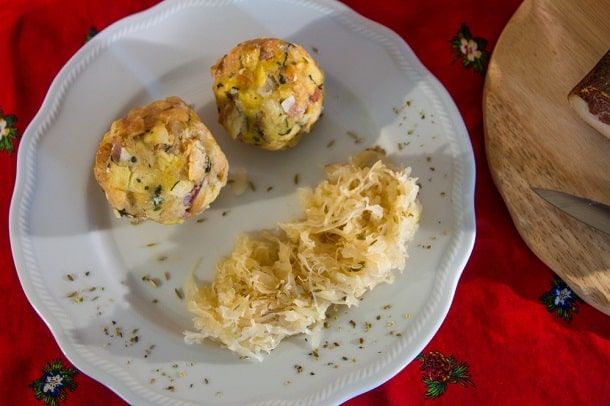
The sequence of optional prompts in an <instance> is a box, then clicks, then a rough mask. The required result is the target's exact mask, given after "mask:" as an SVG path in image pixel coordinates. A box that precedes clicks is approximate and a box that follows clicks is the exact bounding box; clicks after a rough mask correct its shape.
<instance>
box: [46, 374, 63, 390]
mask: <svg viewBox="0 0 610 406" xmlns="http://www.w3.org/2000/svg"><path fill="white" fill-rule="evenodd" d="M63 380H64V377H63V376H61V375H59V374H57V375H51V376H47V380H46V382H45V384H44V387H43V388H42V391H43V392H45V393H46V392H54V391H55V389H56V388H57V387H58V386H60V385H63Z"/></svg>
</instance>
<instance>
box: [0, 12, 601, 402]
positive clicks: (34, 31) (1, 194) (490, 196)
mask: <svg viewBox="0 0 610 406" xmlns="http://www.w3.org/2000/svg"><path fill="white" fill-rule="evenodd" d="M154 3H156V1H155V0H120V1H118V0H115V1H112V0H111V1H101V0H95V1H93V0H91V1H81V0H62V1H60V0H10V1H7V0H3V1H1V2H0V109H1V111H0V140H1V141H0V148H2V149H6V148H7V147H8V146H10V145H11V143H10V142H9V141H11V140H10V139H11V138H13V136H16V137H15V139H14V141H13V142H14V146H15V149H18V145H19V140H18V136H19V134H22V133H23V131H24V129H25V127H26V126H27V125H28V123H29V121H30V120H31V119H32V117H33V116H34V114H35V112H36V111H37V110H38V108H39V107H40V104H41V102H42V99H43V97H44V95H45V93H46V91H47V89H48V86H49V85H50V83H51V80H52V79H53V77H54V76H55V74H56V73H57V72H58V70H59V69H60V68H61V66H62V65H63V64H64V63H65V62H66V61H67V60H68V59H69V58H70V56H71V55H72V54H73V53H74V52H75V51H76V50H77V49H78V48H79V47H81V46H82V45H83V43H84V41H85V40H86V37H87V35H92V34H94V33H95V30H92V28H93V27H95V29H97V30H101V29H103V28H104V27H106V26H107V25H109V24H111V23H112V22H114V21H115V20H118V19H120V18H121V17H123V16H126V15H129V14H131V13H134V12H137V11H140V10H143V9H145V8H147V7H149V6H151V5H153V4H154ZM346 3H347V4H348V5H350V6H351V7H353V8H354V9H356V10H357V11H359V12H360V13H362V14H364V15H365V16H367V17H369V18H371V19H373V20H376V21H378V22H380V23H382V24H385V25H387V26H388V27H390V28H391V29H393V30H395V31H396V32H397V33H399V34H400V35H401V36H402V37H403V38H404V39H405V40H406V41H407V42H408V43H409V44H410V45H411V47H412V48H413V49H414V51H415V52H416V54H417V55H418V56H419V57H420V59H421V60H422V62H423V63H424V64H425V65H426V66H427V67H428V69H430V70H431V71H432V73H434V74H435V75H436V76H437V77H438V78H439V79H440V81H441V82H442V83H443V84H444V85H445V86H446V87H447V89H448V90H449V92H450V93H451V95H452V96H453V98H454V99H455V101H456V103H457V105H458V107H459V109H460V111H461V113H462V115H463V117H464V121H465V122H466V126H467V128H468V131H469V133H470V136H471V139H472V144H473V147H474V152H475V156H476V163H477V188H476V213H477V241H476V245H475V248H474V252H473V254H472V257H471V258H470V261H469V263H468V265H467V267H466V269H465V271H464V274H463V276H462V278H461V281H460V283H459V285H458V288H457V292H456V295H455V299H454V302H453V305H452V307H451V310H450V311H449V315H448V316H447V319H446V320H445V322H444V323H443V325H442V327H441V328H440V330H439V332H438V334H437V335H436V336H435V337H434V339H433V340H432V342H431V343H430V344H429V345H428V346H427V347H426V349H425V350H424V351H423V353H422V355H421V357H420V358H419V359H418V360H415V361H413V362H412V363H411V364H410V365H409V366H407V367H406V368H405V369H404V370H403V371H402V372H400V373H399V374H398V375H397V376H396V377H394V378H393V379H391V380H390V381H389V382H387V383H386V384H384V385H382V386H380V387H379V388H377V389H374V390H372V391H371V392H368V393H366V394H363V395H361V396H359V397H357V398H356V399H353V400H351V401H349V402H347V404H349V405H367V404H371V405H372V404H375V405H378V404H421V403H427V402H434V403H446V404H456V403H469V404H479V403H484V404H494V405H497V404H553V405H558V404H559V405H561V404H566V405H568V404H577V405H585V404H587V405H591V404H599V405H601V404H610V318H608V317H607V316H604V315H603V314H601V313H599V312H597V311H596V310H594V309H593V308H591V307H590V306H588V305H586V304H584V303H583V302H581V301H579V300H578V299H577V298H576V297H575V296H574V294H573V293H572V292H571V291H570V290H569V288H567V287H565V285H563V283H562V282H561V281H560V280H557V279H555V276H554V275H553V273H552V272H551V271H550V270H549V269H548V268H547V267H546V266H544V265H543V264H542V263H541V262H540V261H539V260H538V259H537V258H536V257H535V256H534V255H533V254H532V253H531V252H530V251H529V250H528V248H527V247H526V246H525V244H524V243H523V241H522V240H521V239H520V238H519V235H518V234H517V232H516V230H515V228H514V226H513V225H512V223H511V220H510V218H509V215H508V212H507V210H506V208H505V206H504V203H503V202H502V200H501V198H500V196H499V194H498V192H497V191H496V189H495V187H494V185H493V183H492V180H491V178H490V173H489V170H488V167H487V162H486V159H485V150H484V141H483V125H482V115H481V91H482V88H483V80H484V76H483V74H484V69H485V62H486V61H485V58H486V56H487V55H488V53H489V52H491V51H492V50H493V46H494V44H495V42H496V40H497V38H498V36H499V35H500V32H501V31H502V28H503V27H504V25H505V24H506V23H507V22H508V20H509V18H510V17H511V15H512V14H513V12H514V11H515V9H516V8H517V7H518V5H519V1H518V0H507V1H502V2H500V1H497V2H492V1H488V2H482V1H475V0H463V1H459V2H457V1H419V2H415V1H412V2H406V1H399V0H391V1H383V2H381V1H380V2H372V1H370V0H350V1H346ZM463 23H464V24H465V25H464V26H463V25H462V24H463ZM515 57H518V56H515ZM469 58H470V59H469ZM465 65H466V66H465ZM15 120H16V121H15ZM15 160H16V154H15V153H14V152H13V153H11V152H6V151H0V176H1V181H0V229H1V230H2V231H1V232H0V268H1V272H0V300H1V304H2V308H3V309H5V312H6V313H5V315H4V317H3V322H2V327H0V365H1V367H0V399H1V401H0V403H3V404H41V403H43V401H44V399H39V400H37V399H36V398H35V396H36V393H37V391H38V395H45V394H46V395H47V402H50V401H51V400H53V399H54V398H53V396H58V395H61V394H66V395H67V396H66V399H65V400H61V399H55V400H57V401H58V402H59V404H64V403H65V404H89V405H102V404H103V405H106V404H122V403H123V402H122V401H121V400H120V399H119V398H118V397H117V396H116V395H115V394H113V393H112V392H111V391H110V390H109V389H107V388H105V387H104V386H103V385H101V384H99V383H97V382H96V381H94V380H92V379H90V378H89V377H87V376H86V375H84V374H82V373H78V372H75V371H73V370H71V369H70V368H73V366H72V365H71V364H70V363H69V362H68V361H67V360H66V359H65V357H63V355H62V353H61V351H60V349H59V348H58V347H57V344H56V343H55V341H54V340H53V337H52V336H51V334H50V332H49V331H48V330H47V328H46V326H45V324H44V322H43V321H42V320H41V319H40V318H39V317H38V316H37V314H36V313H35V312H34V310H33V309H32V307H31V306H30V305H29V303H28V302H27V300H26V297H25V295H24V293H23V292H22V290H21V287H20V285H19V281H18V279H17V274H16V272H15V269H14V265H13V260H12V257H11V251H10V246H9V238H8V224H7V218H8V210H9V203H10V199H11V194H12V190H13V184H14V179H15ZM55 359H58V360H59V363H57V364H55V365H52V364H49V362H50V361H52V360H55ZM45 367H46V368H56V369H55V370H56V371H59V372H57V373H61V374H63V375H62V377H63V381H62V384H61V385H60V386H57V387H56V388H55V389H56V390H54V391H51V390H50V388H49V387H47V388H46V391H45V390H44V389H45V388H44V385H42V384H41V382H42V381H41V377H42V376H43V375H44V371H43V368H45ZM43 383H44V382H43ZM36 390H37V391H36ZM39 397H40V396H39ZM49 404H51V403H49Z"/></svg>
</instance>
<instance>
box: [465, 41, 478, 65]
mask: <svg viewBox="0 0 610 406" xmlns="http://www.w3.org/2000/svg"><path fill="white" fill-rule="evenodd" d="M460 51H461V52H462V54H463V55H465V56H466V59H468V60H469V61H470V62H473V61H474V60H475V59H479V58H480V57H481V51H479V46H478V45H477V43H476V41H474V40H472V39H471V40H467V39H466V38H462V39H461V41H460Z"/></svg>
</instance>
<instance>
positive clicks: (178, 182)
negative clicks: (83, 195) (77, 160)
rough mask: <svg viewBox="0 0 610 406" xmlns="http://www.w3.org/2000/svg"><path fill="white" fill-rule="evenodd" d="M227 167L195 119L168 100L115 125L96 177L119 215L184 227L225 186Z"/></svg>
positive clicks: (97, 162)
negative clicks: (186, 220) (187, 220)
mask: <svg viewBox="0 0 610 406" xmlns="http://www.w3.org/2000/svg"><path fill="white" fill-rule="evenodd" d="M227 172H228V163H227V159H226V158H225V156H224V154H223V152H222V151H221V150H220V147H219V146H218V144H217V143H216V140H215V139H214V137H213V136H212V134H211V133H210V131H209V130H208V129H207V127H206V126H205V125H204V124H203V123H202V122H201V120H199V117H198V116H197V114H196V113H195V112H194V111H193V110H192V109H191V108H190V107H189V106H188V105H187V104H186V103H185V102H184V101H182V100H181V99H180V98H178V97H168V98H167V99H165V100H158V101H155V102H153V103H151V104H149V105H147V106H144V107H142V108H135V109H133V110H131V111H130V112H129V113H128V114H127V117H125V118H121V119H119V120H116V121H114V122H113V123H112V126H111V127H110V131H108V132H107V133H106V134H104V136H103V138H102V141H101V142H100V145H99V147H98V150H97V154H96V157H95V167H94V174H95V179H96V180H97V182H98V183H99V184H100V186H101V187H102V189H103V190H104V192H105V193H106V198H107V199H108V202H109V203H110V205H111V206H112V207H113V208H114V209H115V213H116V214H117V215H119V216H126V217H131V218H133V219H135V220H136V221H138V220H145V219H150V220H154V221H156V222H159V223H163V224H174V223H181V222H183V221H184V220H185V219H187V218H189V217H191V216H194V215H196V214H198V213H201V212H202V211H203V210H204V209H205V208H207V207H208V206H209V204H210V203H211V202H212V201H213V200H214V199H216V197H217V196H218V193H219V192H220V189H221V188H222V187H223V186H224V185H225V184H226V182H227Z"/></svg>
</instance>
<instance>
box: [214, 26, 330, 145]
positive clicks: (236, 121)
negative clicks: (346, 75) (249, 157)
mask: <svg viewBox="0 0 610 406" xmlns="http://www.w3.org/2000/svg"><path fill="white" fill-rule="evenodd" d="M211 71H212V76H213V78H214V87H213V89H214V95H215V96H216V103H217V105H218V112H219V121H220V124H222V126H223V127H224V128H225V130H226V131H227V132H228V133H229V135H230V136H231V137H232V138H238V139H239V140H241V141H243V142H245V143H247V144H253V145H258V146H260V147H261V148H264V149H268V150H278V149H284V148H290V147H293V146H295V145H296V144H297V143H298V142H299V140H300V139H301V137H302V136H303V135H304V134H306V133H308V132H309V131H310V129H311V127H312V126H313V124H314V123H315V122H316V121H317V120H318V118H319V117H320V113H321V112H322V103H323V101H324V74H323V72H322V70H321V69H320V67H319V66H318V63H317V62H316V61H315V60H314V59H313V58H312V57H311V55H309V53H308V52H307V51H306V50H305V49H304V48H303V47H301V46H300V45H296V44H293V43H290V42H286V41H283V40H281V39H274V38H260V39H253V40H250V41H246V42H243V43H241V44H239V45H237V46H236V47H235V48H233V49H232V50H231V52H229V53H228V54H227V55H225V56H224V57H222V58H221V59H220V61H218V63H217V64H216V65H214V66H212V68H211Z"/></svg>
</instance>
